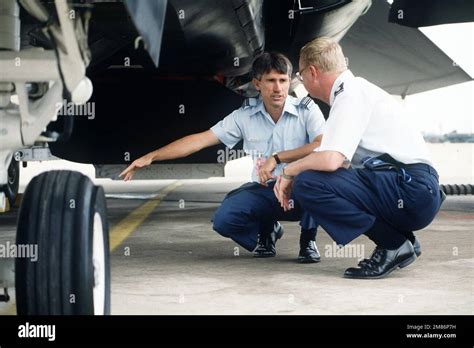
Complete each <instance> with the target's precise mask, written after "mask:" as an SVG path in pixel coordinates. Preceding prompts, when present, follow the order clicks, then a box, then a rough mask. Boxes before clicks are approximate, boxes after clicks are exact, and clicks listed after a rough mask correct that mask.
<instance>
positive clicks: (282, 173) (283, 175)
mask: <svg viewBox="0 0 474 348" xmlns="http://www.w3.org/2000/svg"><path fill="white" fill-rule="evenodd" d="M281 177H282V178H283V179H286V180H293V179H294V178H295V177H294V176H292V175H288V174H285V168H283V170H282V171H281Z"/></svg>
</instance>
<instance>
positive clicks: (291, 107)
mask: <svg viewBox="0 0 474 348" xmlns="http://www.w3.org/2000/svg"><path fill="white" fill-rule="evenodd" d="M292 99H293V98H292V97H291V96H287V97H286V100H285V106H284V107H283V112H282V114H281V115H282V116H283V115H284V114H285V112H287V113H288V114H290V115H293V116H298V115H299V114H298V109H297V107H296V105H295V103H294V102H293V100H292ZM259 112H262V114H265V113H267V111H266V110H265V104H263V100H262V98H261V97H260V96H259V97H258V104H257V107H256V108H255V111H254V112H253V113H252V114H251V115H250V116H253V115H256V114H258V113H259Z"/></svg>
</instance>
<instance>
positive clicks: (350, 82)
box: [315, 70, 431, 168]
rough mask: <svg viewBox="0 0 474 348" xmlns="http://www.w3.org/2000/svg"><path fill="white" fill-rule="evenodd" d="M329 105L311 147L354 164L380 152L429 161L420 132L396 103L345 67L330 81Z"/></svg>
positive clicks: (404, 160)
mask: <svg viewBox="0 0 474 348" xmlns="http://www.w3.org/2000/svg"><path fill="white" fill-rule="evenodd" d="M330 105H331V111H330V113H329V119H328V120H327V122H326V130H325V132H324V137H323V140H322V143H321V146H320V147H319V148H318V149H315V151H338V152H340V153H342V154H343V155H344V156H345V157H346V158H347V159H348V160H349V161H351V164H352V166H353V167H355V168H357V167H361V160H362V159H363V158H364V157H366V156H378V155H381V154H383V153H388V154H389V155H391V156H392V157H393V158H395V159H396V160H397V161H399V162H402V163H405V164H412V163H426V164H429V165H431V161H430V159H429V153H428V150H427V147H426V144H425V141H424V139H423V137H422V135H421V133H420V132H419V131H417V130H415V129H414V128H413V126H412V125H411V122H410V119H409V118H408V117H407V115H406V113H405V112H404V110H403V108H402V106H401V105H400V103H399V102H398V101H397V100H395V99H394V98H393V97H392V96H391V95H390V94H388V93H387V92H385V91H384V90H382V89H381V88H379V87H377V86H375V85H374V84H372V83H370V82H368V81H367V80H365V79H363V78H361V77H354V75H353V74H352V72H351V71H350V70H346V71H345V72H343V73H342V74H341V75H339V76H338V78H337V79H336V81H334V84H333V86H332V89H331V94H330Z"/></svg>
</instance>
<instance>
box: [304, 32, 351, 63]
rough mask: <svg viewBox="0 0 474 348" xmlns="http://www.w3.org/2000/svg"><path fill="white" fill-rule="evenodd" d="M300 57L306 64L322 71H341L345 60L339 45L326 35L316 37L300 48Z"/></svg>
mask: <svg viewBox="0 0 474 348" xmlns="http://www.w3.org/2000/svg"><path fill="white" fill-rule="evenodd" d="M300 58H301V59H302V61H303V62H304V63H305V64H307V65H314V66H316V67H317V68H318V69H320V70H321V71H322V72H343V71H344V70H346V69H347V62H346V58H345V57H344V54H343V53H342V48H341V46H340V45H339V44H338V43H337V42H336V41H334V40H332V39H330V38H328V37H318V38H316V39H314V40H312V41H310V42H308V43H307V44H306V45H304V46H303V48H301V50H300Z"/></svg>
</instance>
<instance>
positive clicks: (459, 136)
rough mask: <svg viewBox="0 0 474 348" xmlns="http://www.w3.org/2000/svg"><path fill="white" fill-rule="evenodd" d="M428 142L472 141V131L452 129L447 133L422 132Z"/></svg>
mask: <svg viewBox="0 0 474 348" xmlns="http://www.w3.org/2000/svg"><path fill="white" fill-rule="evenodd" d="M423 138H425V141H426V142H428V143H474V133H458V132H457V131H452V132H451V133H448V134H443V135H438V134H423Z"/></svg>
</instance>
